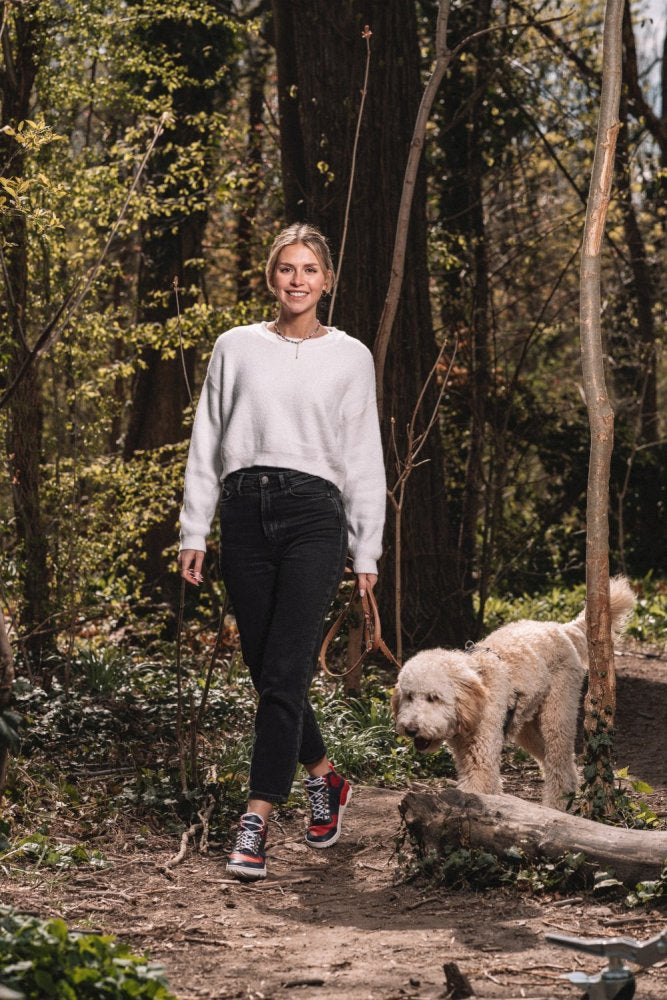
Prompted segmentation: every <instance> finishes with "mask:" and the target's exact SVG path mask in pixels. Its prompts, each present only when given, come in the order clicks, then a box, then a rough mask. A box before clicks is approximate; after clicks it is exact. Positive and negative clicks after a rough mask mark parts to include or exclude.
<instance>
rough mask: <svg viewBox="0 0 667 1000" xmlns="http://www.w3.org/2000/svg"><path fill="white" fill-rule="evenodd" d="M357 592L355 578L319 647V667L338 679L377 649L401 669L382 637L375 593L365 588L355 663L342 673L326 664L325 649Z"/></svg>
mask: <svg viewBox="0 0 667 1000" xmlns="http://www.w3.org/2000/svg"><path fill="white" fill-rule="evenodd" d="M358 593H359V581H358V580H355V581H354V587H353V588H352V593H351V595H350V599H349V601H348V602H347V604H346V605H345V607H344V608H343V610H342V611H341V613H340V614H339V615H338V618H336V621H335V622H334V623H333V625H332V626H331V628H330V629H329V631H328V632H327V634H326V636H325V637H324V642H323V643H322V648H321V649H320V656H319V662H320V667H321V668H322V670H323V671H324V673H325V674H328V676H329V677H335V678H338V679H340V678H342V677H347V675H348V674H351V673H352V671H353V670H356V669H357V667H359V666H360V665H361V664H362V663H363V662H364V660H365V659H366V657H367V656H368V655H369V654H370V653H377V652H378V651H379V652H381V653H382V654H383V655H384V656H385V657H386V658H387V659H388V660H389V661H390V662H391V663H393V664H394V666H395V667H396V669H397V670H400V669H401V664H400V663H399V662H398V660H397V659H396V657H395V656H394V654H393V653H392V651H391V650H390V649H389V647H388V646H387V644H386V642H385V641H384V639H383V638H382V626H381V624H380V612H379V611H378V606H377V601H376V600H375V594H374V593H373V591H372V590H367V591H366V593H365V594H364V595H363V597H362V598H361V610H362V613H363V616H364V624H363V636H362V650H361V655H360V656H359V658H358V659H357V660H356V661H355V663H353V664H352V666H351V667H348V668H347V670H345V671H343V672H342V673H335V672H334V671H333V670H330V669H329V667H328V666H327V660H326V657H327V650H328V648H329V646H330V644H331V642H332V641H333V639H334V636H335V635H336V633H337V632H338V629H339V628H340V627H341V625H342V624H343V622H344V621H345V618H346V617H347V615H348V614H349V611H350V608H351V607H352V604H353V603H354V599H355V597H356V596H357V594H358Z"/></svg>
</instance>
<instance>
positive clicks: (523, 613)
mask: <svg viewBox="0 0 667 1000" xmlns="http://www.w3.org/2000/svg"><path fill="white" fill-rule="evenodd" d="M631 582H632V587H633V589H634V590H635V592H636V593H637V603H636V605H635V608H634V611H633V614H632V617H631V619H630V621H629V623H628V627H627V629H626V634H627V635H629V636H631V637H632V638H634V639H640V640H642V641H643V642H649V643H656V644H658V645H661V646H663V647H664V645H665V637H666V636H667V581H665V580H654V579H653V577H652V575H651V574H648V575H647V576H646V577H644V579H643V580H632V581H631ZM585 600H586V585H585V584H584V583H581V584H579V585H578V586H576V587H563V586H554V587H552V588H551V590H549V591H547V592H546V593H541V594H537V595H532V594H518V595H515V596H505V597H501V596H496V597H489V598H488V600H487V602H486V604H485V606H484V632H485V634H488V633H489V632H492V631H493V630H494V629H496V628H498V627H499V626H500V625H505V624H507V623H508V622H513V621H519V620H520V619H522V618H533V619H536V620H537V621H547V620H550V619H553V621H560V622H566V621H571V620H572V619H573V618H576V616H577V615H578V614H579V612H580V611H581V609H582V608H583V607H584V603H585Z"/></svg>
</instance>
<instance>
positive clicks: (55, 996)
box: [0, 906, 176, 1000]
mask: <svg viewBox="0 0 667 1000" xmlns="http://www.w3.org/2000/svg"><path fill="white" fill-rule="evenodd" d="M0 996H1V997H3V998H5V1000H44V998H45V997H49V998H50V1000H77V998H81V997H89V998H90V1000H98V998H99V1000H103V998H105V997H106V998H109V1000H176V998H175V996H174V994H173V993H171V992H170V991H169V989H168V987H167V983H166V980H165V978H164V969H163V967H162V966H161V965H158V964H157V963H155V962H149V961H148V960H147V959H146V958H143V957H140V956H137V955H133V954H132V952H131V951H130V949H129V948H128V947H127V946H126V945H124V944H121V943H120V942H118V941H116V939H115V938H113V937H111V936H107V935H99V934H86V933H79V932H74V931H70V930H68V928H67V925H66V924H65V922H64V921H63V920H58V919H55V920H40V919H38V918H37V917H32V916H25V915H21V914H18V913H16V912H15V911H14V910H12V909H10V908H9V907H6V906H0Z"/></svg>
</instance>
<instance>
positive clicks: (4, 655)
mask: <svg viewBox="0 0 667 1000" xmlns="http://www.w3.org/2000/svg"><path fill="white" fill-rule="evenodd" d="M13 686H14V657H13V655H12V647H11V645H10V644H9V639H8V637H7V629H6V628H5V618H4V615H3V613H2V608H0V715H2V712H3V711H4V709H6V708H9V706H10V704H11V700H12V688H13ZM8 763H9V745H8V744H7V742H6V741H5V740H3V739H2V738H1V737H0V799H1V798H2V793H3V792H4V790H5V782H6V780H7V765H8Z"/></svg>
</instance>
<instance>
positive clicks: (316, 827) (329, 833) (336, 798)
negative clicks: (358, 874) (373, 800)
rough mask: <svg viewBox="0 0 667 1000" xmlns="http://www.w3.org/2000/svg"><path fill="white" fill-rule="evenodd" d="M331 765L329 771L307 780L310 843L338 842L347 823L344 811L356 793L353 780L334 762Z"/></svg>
mask: <svg viewBox="0 0 667 1000" xmlns="http://www.w3.org/2000/svg"><path fill="white" fill-rule="evenodd" d="M329 767H330V768H331V770H330V771H329V773H328V774H325V775H323V776H318V777H316V778H306V780H305V782H304V784H305V786H306V791H307V792H308V799H309V802H310V812H311V822H310V826H309V827H308V830H307V831H306V843H307V844H310V846H311V847H331V846H332V844H335V843H336V841H337V840H338V838H339V837H340V832H341V829H342V826H343V813H344V812H345V810H346V808H347V804H348V802H349V801H350V795H351V794H352V786H351V785H350V783H349V781H346V780H345V778H344V777H343V776H342V775H341V774H338V773H337V772H336V771H335V770H334V768H333V765H332V764H329Z"/></svg>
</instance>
